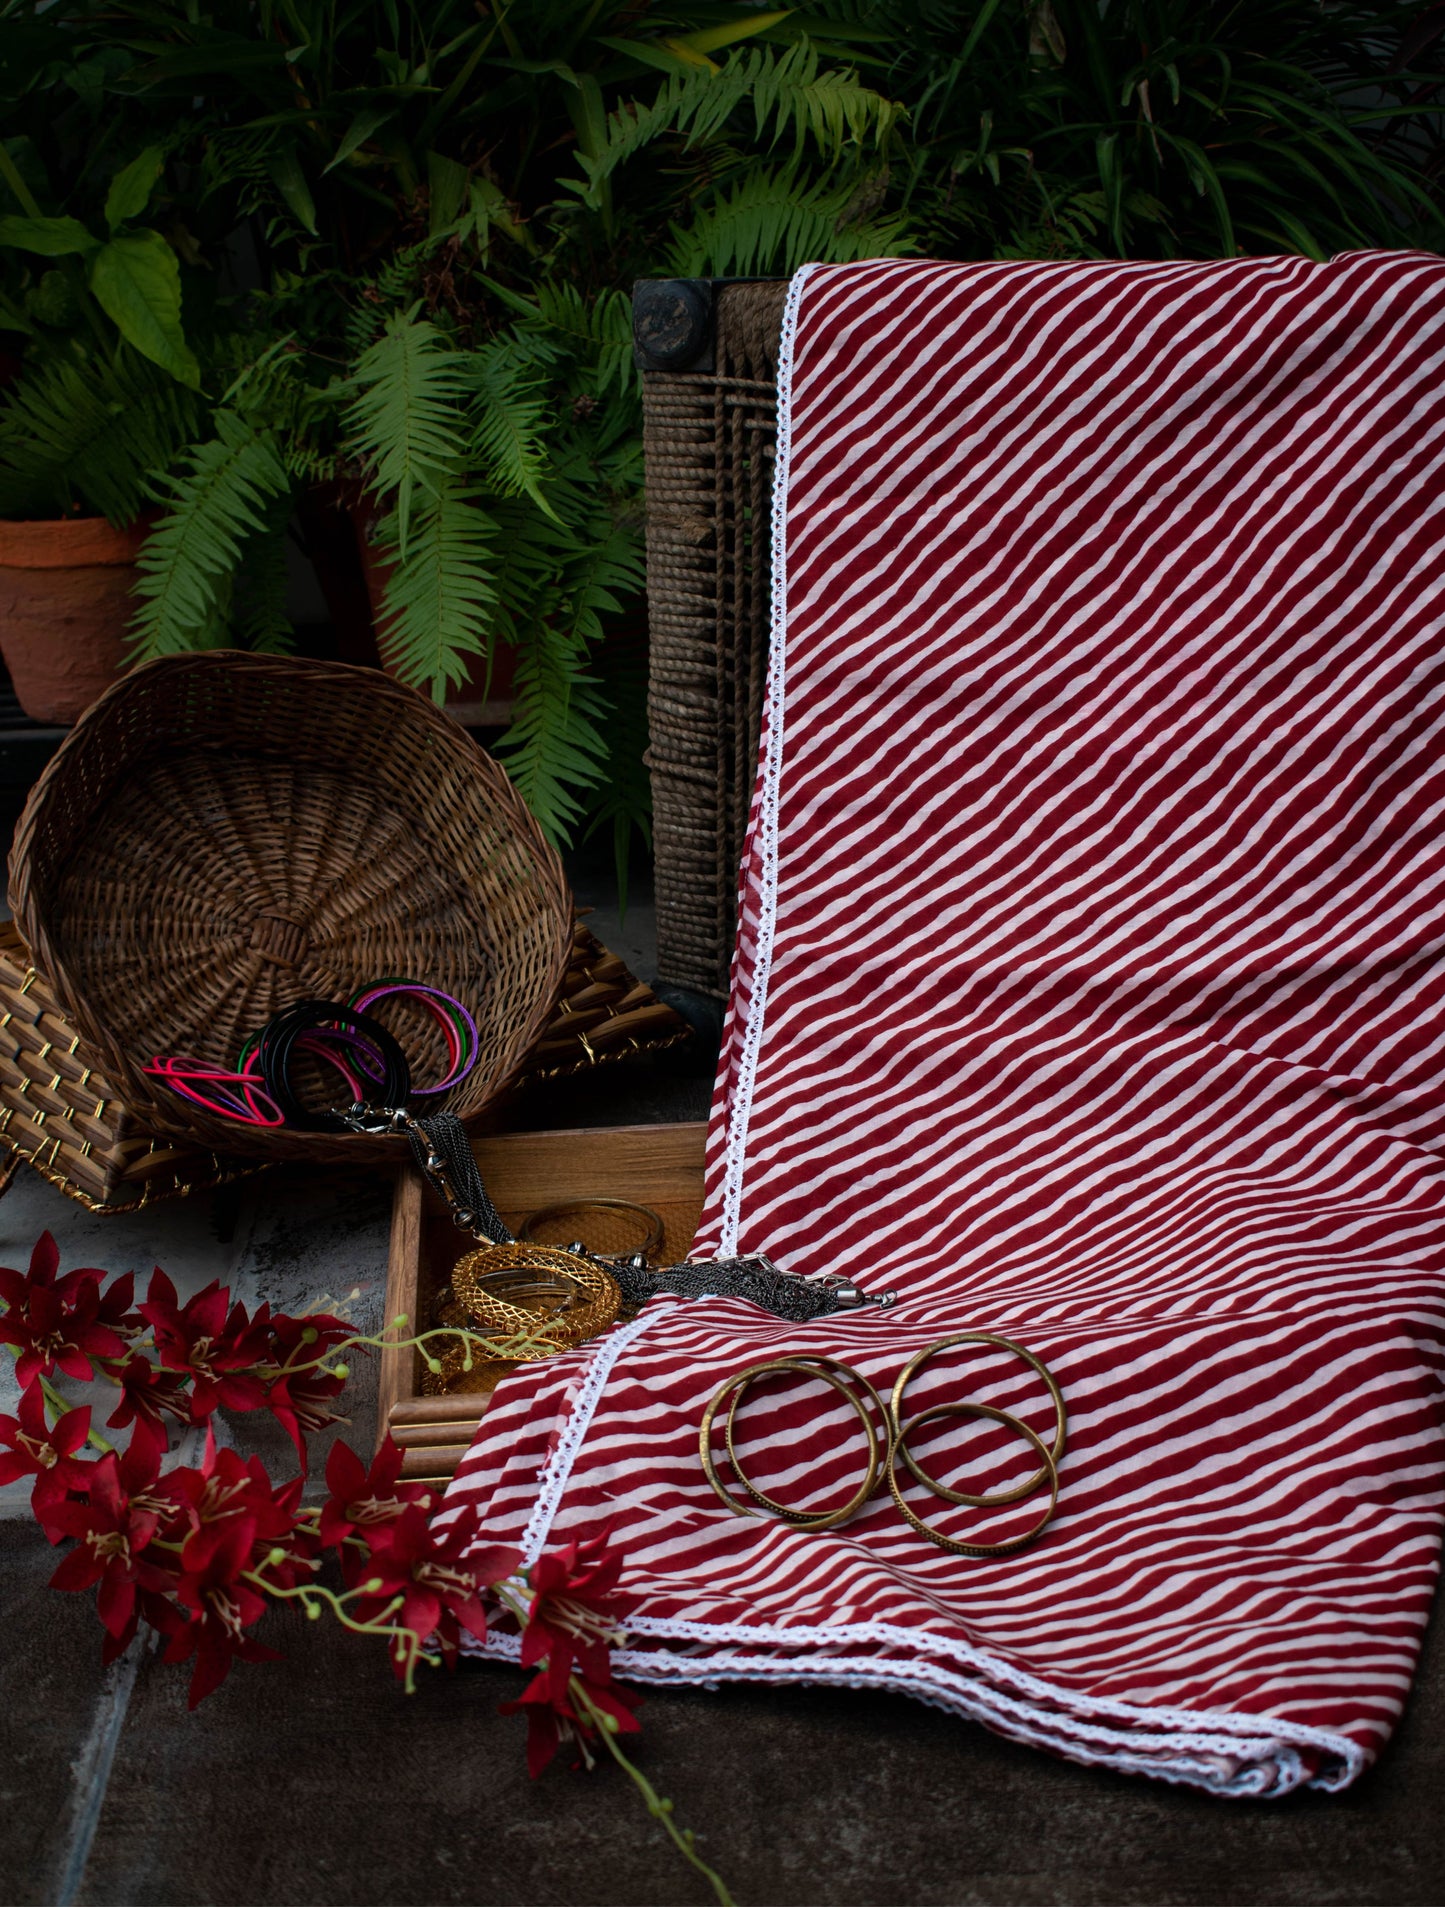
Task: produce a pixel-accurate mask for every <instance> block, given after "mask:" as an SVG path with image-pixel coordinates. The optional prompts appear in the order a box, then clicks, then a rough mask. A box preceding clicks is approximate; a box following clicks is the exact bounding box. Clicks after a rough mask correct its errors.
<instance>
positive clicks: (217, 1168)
mask: <svg viewBox="0 0 1445 1907" xmlns="http://www.w3.org/2000/svg"><path fill="white" fill-rule="evenodd" d="M690 1037H691V1034H690V1030H689V1028H688V1025H687V1022H686V1021H685V1020H683V1019H680V1018H679V1016H678V1015H677V1014H676V1013H674V1012H673V1011H672V1009H671V1007H667V1006H664V1005H663V1004H662V1002H661V1001H660V1000H659V999H658V998H657V996H656V995H655V994H654V993H653V991H652V989H651V988H650V987H648V986H645V985H644V984H643V983H642V981H640V980H639V979H638V978H637V976H636V974H634V973H632V972H631V971H630V970H629V968H628V967H627V965H626V963H625V962H624V961H622V960H619V959H618V957H617V955H616V954H615V953H613V952H612V951H611V949H610V948H607V947H604V946H603V945H602V942H601V941H600V940H598V939H597V937H596V935H595V934H593V933H591V932H590V931H589V930H588V929H587V928H586V927H584V926H583V925H582V923H581V922H580V921H579V922H578V923H577V925H576V927H575V928H574V929H573V934H572V959H571V963H570V965H569V966H568V968H567V978H566V980H565V981H564V982H563V986H562V997H561V999H560V1000H559V1001H558V1002H557V1008H556V1011H555V1012H554V1013H553V1015H552V1018H551V1021H550V1022H549V1024H548V1026H547V1028H546V1030H545V1031H544V1033H543V1034H542V1037H541V1039H540V1040H539V1041H538V1042H537V1044H536V1045H535V1046H534V1047H533V1048H532V1051H531V1052H530V1053H529V1054H528V1055H527V1060H526V1064H525V1066H524V1067H523V1069H522V1075H521V1078H520V1079H519V1080H518V1082H517V1083H518V1085H519V1086H530V1085H532V1084H534V1083H538V1082H541V1081H544V1080H555V1079H561V1078H564V1077H567V1076H568V1075H571V1074H574V1073H583V1072H590V1071H591V1070H592V1069H594V1068H595V1067H598V1066H616V1065H619V1064H623V1063H625V1062H627V1061H629V1060H631V1059H633V1058H638V1057H642V1056H644V1055H647V1054H651V1053H657V1052H661V1051H663V1050H664V1049H665V1048H667V1047H671V1046H678V1045H681V1044H682V1043H683V1042H684V1041H685V1040H687V1039H689V1038H690ZM0 1142H3V1145H4V1146H5V1147H8V1149H9V1158H8V1160H7V1161H6V1162H5V1163H4V1164H3V1165H0V1191H3V1190H4V1187H5V1185H6V1184H7V1183H8V1179H9V1175H10V1174H11V1173H12V1172H13V1171H14V1169H15V1167H16V1166H17V1165H19V1164H21V1163H25V1164H28V1165H32V1166H34V1168H35V1170H36V1171H37V1172H39V1173H40V1175H41V1177H42V1178H46V1179H49V1181H50V1183H51V1184H52V1185H54V1186H56V1187H58V1188H59V1190H60V1191H62V1192H64V1193H65V1194H66V1196H67V1197H68V1198H73V1199H75V1200H76V1201H77V1202H78V1203H79V1204H81V1205H84V1206H86V1207H87V1208H88V1209H89V1210H90V1211H92V1212H99V1213H101V1214H104V1215H107V1216H108V1215H110V1214H112V1213H115V1212H133V1211H135V1210H136V1208H137V1207H138V1206H141V1205H154V1204H157V1203H159V1202H160V1201H161V1200H163V1199H170V1198H183V1197H184V1196H185V1195H186V1194H187V1193H188V1192H197V1191H202V1190H204V1189H205V1188H206V1187H208V1186H212V1185H219V1184H221V1183H222V1182H223V1181H225V1180H227V1179H234V1178H238V1177H242V1176H244V1175H246V1174H248V1173H254V1172H258V1171H261V1170H263V1165H262V1162H260V1161H258V1160H256V1159H240V1158H228V1157H227V1156H226V1155H224V1154H221V1153H215V1152H202V1151H199V1150H197V1148H196V1147H195V1146H193V1145H181V1144H177V1143H176V1142H175V1141H174V1140H170V1139H157V1138H155V1137H154V1136H153V1135H152V1134H151V1133H149V1132H148V1131H147V1130H146V1129H145V1126H144V1125H143V1124H142V1123H141V1122H140V1121H139V1120H137V1118H136V1116H135V1114H134V1113H133V1112H132V1111H131V1109H130V1107H129V1106H128V1105H127V1104H126V1102H125V1100H124V1099H123V1098H122V1097H121V1095H120V1094H119V1093H118V1092H117V1091H116V1089H115V1087H114V1086H112V1085H111V1083H110V1081H109V1079H108V1078H107V1077H106V1075H105V1073H104V1071H103V1070H102V1069H101V1066H100V1062H99V1060H98V1058H97V1056H96V1054H95V1053H94V1052H93V1051H92V1050H91V1048H89V1047H88V1046H87V1045H86V1043H85V1041H84V1039H83V1038H82V1036H81V1034H80V1033H79V1032H78V1031H77V1029H76V1027H75V1026H74V1025H73V1024H72V1022H71V1021H70V1020H69V1019H68V1018H67V1016H66V1013H65V1010H64V1008H63V1007H62V1006H61V1005H60V1002H59V1001H58V1000H57V999H56V998H55V995H54V994H53V993H52V992H51V990H50V987H49V985H48V984H47V983H46V980H45V977H44V975H43V974H41V973H38V972H37V971H36V969H35V968H34V967H33V966H32V965H31V963H30V950H29V948H28V947H27V946H26V945H25V942H24V941H23V940H22V939H21V938H20V932H19V929H18V928H17V927H15V926H14V924H13V923H12V922H10V921H0Z"/></svg>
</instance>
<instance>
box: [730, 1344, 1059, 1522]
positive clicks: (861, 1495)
mask: <svg viewBox="0 0 1445 1907" xmlns="http://www.w3.org/2000/svg"><path fill="white" fill-rule="evenodd" d="M956 1344H986V1345H992V1346H993V1347H994V1348H996V1349H998V1350H1002V1351H1010V1352H1012V1353H1013V1355H1014V1356H1015V1357H1019V1358H1022V1359H1023V1361H1024V1363H1025V1364H1027V1365H1029V1366H1030V1367H1031V1368H1032V1369H1033V1370H1035V1371H1037V1372H1038V1374H1039V1376H1040V1377H1041V1378H1042V1379H1043V1380H1044V1383H1045V1384H1046V1385H1047V1386H1048V1392H1049V1395H1050V1397H1051V1398H1052V1399H1053V1403H1054V1412H1055V1418H1056V1425H1055V1430H1054V1437H1053V1442H1052V1444H1046V1443H1045V1442H1044V1440H1043V1439H1042V1438H1041V1437H1040V1436H1039V1435H1038V1433H1037V1431H1034V1430H1031V1429H1030V1428H1029V1426H1028V1425H1027V1424H1026V1423H1024V1422H1023V1420H1022V1419H1021V1418H1019V1417H1016V1416H1014V1414H1013V1413H1012V1412H1011V1411H1007V1410H999V1409H997V1408H995V1406H994V1405H992V1404H980V1403H976V1402H975V1401H974V1400H973V1399H971V1398H965V1399H960V1400H958V1401H957V1402H953V1403H945V1404H933V1405H930V1407H929V1408H928V1409H927V1410H921V1411H919V1412H918V1413H917V1414H916V1415H915V1416H913V1417H907V1418H905V1417H904V1415H903V1398H904V1393H905V1392H906V1391H907V1388H908V1386H909V1384H910V1383H911V1382H912V1380H913V1378H914V1377H915V1376H916V1375H917V1374H918V1372H919V1371H920V1370H921V1369H922V1367H923V1366H924V1365H925V1364H926V1363H927V1362H928V1360H929V1359H930V1358H932V1357H935V1356H937V1354H938V1353H939V1352H940V1351H946V1350H949V1349H951V1348H952V1347H953V1346H954V1345H956ZM787 1371H793V1372H797V1373H799V1374H800V1375H802V1376H804V1377H814V1378H817V1379H818V1380H819V1381H820V1382H822V1383H824V1384H827V1385H828V1386H829V1387H830V1388H831V1389H833V1390H835V1391H836V1392H837V1393H838V1395H839V1396H840V1397H842V1398H844V1399H845V1400H846V1401H847V1402H848V1403H849V1404H850V1405H851V1406H852V1408H853V1410H854V1412H855V1413H856V1415H857V1417H858V1421H859V1423H860V1424H861V1425H862V1426H863V1433H864V1436H865V1438H866V1440H867V1449H868V1458H867V1468H866V1472H865V1475H864V1478H863V1481H862V1483H861V1484H860V1485H859V1486H858V1488H857V1490H855V1491H854V1493H853V1495H852V1496H851V1497H850V1498H849V1499H848V1501H847V1502H846V1503H844V1504H843V1505H842V1506H841V1507H840V1508H838V1509H834V1510H822V1511H814V1510H798V1509H794V1508H792V1507H791V1506H789V1505H788V1504H786V1503H780V1502H778V1500H777V1499H776V1498H775V1497H771V1496H769V1495H768V1494H767V1493H766V1492H765V1491H763V1490H760V1489H759V1488H758V1486H757V1485H756V1484H755V1483H754V1482H753V1481H752V1480H751V1478H750V1477H749V1476H748V1474H747V1472H746V1471H745V1470H744V1469H743V1467H742V1465H741V1463H740V1462H739V1461H738V1454H737V1448H736V1436H737V1415H738V1408H739V1406H740V1405H741V1403H742V1400H743V1398H744V1396H745V1395H746V1394H747V1391H748V1389H749V1388H750V1386H752V1385H753V1384H755V1383H756V1382H757V1381H758V1380H759V1379H760V1378H763V1377H768V1376H771V1375H773V1374H774V1373H778V1372H787ZM725 1404H726V1406H727V1411H726V1415H725V1417H724V1422H723V1439H724V1442H725V1443H726V1446H727V1453H728V1461H729V1463H730V1464H731V1465H732V1468H733V1472H734V1474H735V1475H736V1477H737V1478H738V1481H739V1482H740V1483H741V1484H742V1486H743V1488H744V1489H745V1490H746V1491H747V1493H748V1495H749V1496H750V1497H751V1498H752V1500H753V1502H754V1503H755V1504H757V1505H758V1506H759V1508H761V1509H763V1510H766V1511H768V1512H769V1513H770V1514H771V1515H773V1516H776V1517H780V1518H781V1519H782V1520H783V1521H784V1522H787V1523H790V1524H791V1525H792V1526H793V1528H794V1529H798V1530H828V1529H835V1528H836V1527H837V1526H838V1525H839V1524H840V1523H846V1522H847V1521H848V1519H849V1518H850V1517H852V1516H856V1515H857V1513H858V1511H859V1510H861V1509H862V1508H863V1506H864V1504H865V1503H867V1501H868V1500H869V1498H870V1497H871V1496H872V1495H873V1492H874V1490H875V1489H876V1488H877V1486H878V1480H879V1477H880V1476H881V1475H882V1474H883V1473H884V1472H885V1471H886V1473H887V1477H888V1489H889V1493H890V1494H891V1496H892V1498H893V1501H894V1503H895V1504H896V1505H897V1507H898V1510H899V1512H900V1513H901V1515H902V1516H903V1517H904V1518H906V1520H907V1521H908V1522H909V1523H910V1524H911V1525H912V1526H913V1528H914V1529H915V1530H917V1531H918V1533H919V1535H920V1536H926V1537H927V1538H928V1540H929V1542H930V1543H936V1544H937V1545H938V1547H939V1548H940V1549H946V1550H948V1551H950V1552H951V1553H952V1554H953V1555H955V1556H1003V1555H1006V1554H1008V1552H1009V1551H1011V1550H1017V1549H1022V1548H1023V1547H1024V1545H1025V1544H1026V1543H1031V1542H1032V1541H1033V1540H1034V1538H1035V1537H1036V1536H1038V1535H1040V1534H1041V1533H1042V1532H1043V1531H1044V1530H1045V1529H1046V1528H1047V1527H1048V1525H1049V1523H1050V1522H1051V1521H1052V1519H1053V1515H1054V1511H1055V1510H1056V1509H1057V1508H1058V1502H1059V1461H1060V1459H1061V1458H1062V1456H1063V1454H1064V1442H1065V1437H1066V1434H1067V1426H1068V1417H1067V1413H1066V1411H1065V1409H1064V1397H1063V1392H1062V1391H1061V1390H1060V1389H1059V1386H1058V1383H1057V1382H1056V1380H1055V1378H1054V1375H1053V1373H1052V1372H1051V1371H1050V1370H1049V1369H1048V1367H1047V1366H1046V1365H1045V1364H1044V1363H1043V1362H1042V1360H1041V1359H1039V1358H1037V1357H1035V1356H1034V1354H1033V1352H1032V1351H1030V1350H1027V1349H1026V1348H1025V1347H1024V1346H1023V1345H1022V1344H1016V1343H1015V1342H1014V1340H1013V1339H1012V1338H1005V1337H1000V1336H998V1335H997V1333H995V1332H993V1331H960V1332H958V1333H956V1334H955V1335H954V1336H952V1337H946V1338H940V1339H939V1340H938V1341H937V1343H935V1344H930V1345H927V1346H926V1347H925V1348H924V1349H923V1350H921V1351H919V1352H918V1353H917V1355H916V1356H914V1357H912V1358H910V1359H909V1361H908V1363H907V1364H905V1365H904V1367H903V1369H902V1371H901V1372H900V1373H899V1377H898V1381H897V1383H896V1384H895V1385H894V1386H893V1393H892V1396H891V1397H890V1398H889V1400H888V1402H887V1403H886V1404H885V1403H884V1401H883V1399H882V1398H881V1397H880V1396H879V1394H878V1392H877V1391H876V1390H875V1389H874V1388H873V1386H872V1385H871V1384H870V1383H869V1382H868V1380H867V1378H866V1377H864V1376H863V1375H862V1374H861V1373H860V1372H858V1371H855V1370H854V1369H853V1367H852V1365H850V1364H844V1363H842V1362H841V1361H840V1360H839V1359H838V1358H835V1357H821V1356H817V1355H813V1354H807V1353H801V1352H800V1353H798V1354H796V1355H794V1356H789V1357H777V1358H771V1359H769V1360H768V1361H767V1362H766V1363H762V1364H749V1365H748V1366H747V1367H746V1369H744V1370H741V1371H734V1372H733V1374H732V1376H731V1377H729V1378H728V1379H727V1380H726V1381H725V1382H724V1383H723V1384H721V1385H720V1386H719V1387H718V1389H717V1390H716V1391H715V1392H714V1394H713V1396H712V1397H711V1399H710V1400H709V1402H708V1406H707V1409H706V1410H705V1411H704V1412H703V1415H702V1426H701V1430H700V1432H699V1436H698V1454H699V1456H700V1457H701V1459H702V1467H703V1473H704V1475H705V1476H706V1477H707V1480H708V1482H709V1483H710V1484H711V1485H712V1487H713V1489H714V1491H715V1492H716V1494H717V1496H718V1498H719V1500H720V1501H721V1502H723V1503H725V1504H726V1505H727V1506H728V1508H729V1509H730V1510H732V1511H733V1512H734V1513H735V1514H736V1515H738V1516H756V1515H757V1514H758V1511H757V1510H755V1509H752V1508H751V1507H749V1505H748V1504H746V1503H740V1502H739V1501H738V1499H737V1498H736V1497H735V1496H734V1495H733V1493H732V1492H731V1491H730V1490H729V1489H728V1488H727V1486H726V1485H725V1484H724V1483H723V1481H722V1478H721V1477H720V1476H719V1475H718V1470H717V1463H716V1460H715V1458H714V1456H713V1426H714V1424H715V1423H716V1421H717V1418H718V1416H719V1414H720V1413H721V1412H722V1410H723V1406H724V1405H725ZM870 1406H871V1409H870ZM873 1413H876V1415H877V1418H878V1422H879V1423H880V1424H881V1426H882V1434H881V1435H880V1433H879V1429H878V1427H877V1426H876V1425H875V1422H874V1415H873ZM950 1417H971V1418H986V1419H987V1420H988V1421H989V1422H991V1423H996V1424H1002V1425H1003V1427H1004V1428H1005V1429H1006V1430H1012V1431H1014V1432H1015V1433H1016V1434H1017V1435H1018V1436H1020V1437H1021V1438H1022V1439H1023V1440H1024V1442H1025V1443H1027V1444H1028V1445H1029V1447H1030V1448H1031V1450H1032V1451H1033V1453H1034V1455H1035V1456H1036V1457H1037V1458H1038V1460H1039V1467H1038V1469H1037V1470H1035V1471H1034V1472H1033V1474H1032V1475H1031V1476H1029V1477H1028V1478H1027V1479H1026V1481H1025V1482H1023V1483H1020V1484H1016V1485H1015V1486H1014V1487H1013V1488H1012V1489H1009V1490H995V1491H993V1492H991V1493H988V1494H985V1495H982V1496H975V1495H971V1494H970V1493H969V1492H967V1491H965V1490H954V1489H951V1488H950V1487H949V1486H948V1485H947V1484H944V1483H940V1482H939V1481H938V1479H937V1478H936V1477H933V1476H931V1475H930V1474H929V1473H928V1471H927V1470H925V1469H924V1467H923V1465H922V1464H921V1463H920V1462H919V1460H918V1458H917V1457H916V1456H915V1455H914V1453H913V1451H912V1450H911V1449H910V1448H909V1441H910V1439H911V1438H912V1436H913V1434H914V1432H915V1431H918V1430H920V1429H922V1428H923V1426H924V1425H926V1424H932V1423H938V1422H941V1421H942V1420H943V1419H945V1418H950ZM900 1463H901V1464H902V1465H903V1467H904V1468H905V1469H906V1470H907V1471H908V1472H909V1474H910V1475H911V1476H912V1477H913V1478H914V1479H915V1480H916V1481H917V1482H919V1483H921V1484H922V1485H923V1486H924V1487H925V1488H926V1489H929V1490H932V1491H933V1492H934V1494H935V1495H937V1496H941V1497H943V1498H945V1499H946V1501H948V1502H949V1503H959V1504H964V1505H966V1506H968V1507H969V1508H971V1509H978V1510H992V1509H1002V1508H1004V1507H1005V1506H1006V1505H1008V1504H1010V1503H1018V1502H1021V1501H1022V1500H1023V1499H1024V1498H1025V1497H1027V1496H1031V1495H1032V1494H1033V1492H1034V1491H1035V1490H1037V1489H1039V1488H1041V1487H1042V1486H1043V1485H1045V1484H1047V1486H1048V1491H1049V1500H1048V1503H1047V1505H1046V1506H1045V1508H1044V1511H1043V1514H1042V1515H1041V1516H1040V1517H1038V1518H1037V1519H1036V1521H1035V1522H1034V1523H1033V1524H1032V1525H1031V1526H1030V1527H1029V1528H1028V1529H1027V1530H1025V1531H1024V1532H1023V1534H1022V1535H1021V1536H1012V1537H1009V1538H1007V1539H1006V1540H1005V1541H1003V1542H998V1543H961V1542H959V1541H957V1539H956V1538H954V1537H951V1536H945V1535H943V1533H942V1532H941V1531H940V1530H936V1529H933V1528H932V1527H931V1526H930V1525H929V1524H927V1523H925V1522H924V1520H923V1519H922V1517H920V1516H919V1515H918V1514H917V1513H916V1512H915V1511H914V1510H913V1509H911V1508H910V1506H909V1505H908V1504H907V1503H906V1502H905V1501H904V1498H903V1488H902V1485H901V1483H900V1482H899V1476H898V1467H899V1464H900Z"/></svg>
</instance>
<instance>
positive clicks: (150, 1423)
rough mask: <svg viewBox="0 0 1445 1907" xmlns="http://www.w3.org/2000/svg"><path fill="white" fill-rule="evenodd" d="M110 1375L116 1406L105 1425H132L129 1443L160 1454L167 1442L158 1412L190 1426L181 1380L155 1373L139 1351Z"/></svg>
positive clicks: (189, 1416)
mask: <svg viewBox="0 0 1445 1907" xmlns="http://www.w3.org/2000/svg"><path fill="white" fill-rule="evenodd" d="M110 1374H111V1376H112V1377H113V1378H114V1379H115V1380H116V1382H117V1383H118V1384H119V1385H120V1402H119V1403H118V1404H117V1405H116V1407H115V1409H114V1411H113V1412H112V1413H111V1415H110V1416H109V1417H108V1418H107V1419H106V1424H107V1425H108V1426H109V1427H110V1428H112V1429H114V1428H123V1427H124V1426H125V1425H126V1424H129V1423H134V1425H135V1429H134V1430H133V1431H132V1432H131V1442H132V1443H136V1442H144V1443H150V1444H152V1445H153V1446H154V1447H155V1449H156V1451H157V1453H158V1454H160V1453H162V1452H164V1450H165V1447H166V1442H167V1439H166V1430H165V1425H164V1424H163V1423H162V1421H161V1412H162V1411H167V1410H168V1411H169V1412H170V1413H171V1415H172V1416H173V1417H176V1418H178V1419H179V1420H180V1422H181V1423H183V1424H184V1423H189V1422H190V1418H191V1400H190V1396H189V1394H188V1393H187V1390H186V1387H185V1382H184V1380H183V1379H182V1378H179V1377H177V1376H176V1375H175V1373H174V1372H172V1371H162V1370H159V1369H158V1368H157V1367H156V1366H155V1365H154V1364H152V1363H151V1361H150V1359H149V1358H148V1357H144V1356H142V1354H141V1353H140V1352H139V1351H136V1352H134V1353H133V1354H132V1355H131V1356H130V1357H128V1358H127V1359H126V1361H125V1363H124V1364H121V1365H119V1366H117V1367H116V1368H115V1369H114V1370H112V1372H111V1373H110Z"/></svg>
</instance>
